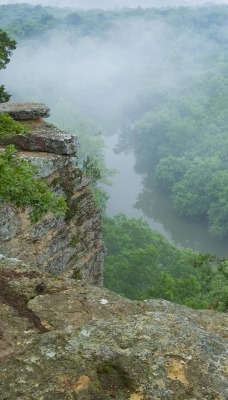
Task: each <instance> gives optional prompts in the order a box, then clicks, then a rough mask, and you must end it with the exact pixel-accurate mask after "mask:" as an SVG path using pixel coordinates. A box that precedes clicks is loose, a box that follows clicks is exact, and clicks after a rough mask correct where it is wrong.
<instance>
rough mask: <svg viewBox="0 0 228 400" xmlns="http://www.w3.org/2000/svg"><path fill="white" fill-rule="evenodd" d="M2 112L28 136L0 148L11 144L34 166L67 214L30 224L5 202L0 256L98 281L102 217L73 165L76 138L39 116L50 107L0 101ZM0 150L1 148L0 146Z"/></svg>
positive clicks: (4, 141) (0, 215) (0, 220)
mask: <svg viewBox="0 0 228 400" xmlns="http://www.w3.org/2000/svg"><path fill="white" fill-rule="evenodd" d="M1 112H7V113H8V114H9V115H10V116H11V117H12V118H14V119H15V120H16V121H20V122H23V124H25V125H26V126H28V127H29V129H30V131H31V135H29V136H26V135H15V136H11V137H10V138H7V139H6V138H4V139H1V140H0V146H2V147H4V146H6V145H7V144H15V146H16V147H17V148H18V149H19V152H20V155H21V157H25V158H26V159H28V160H29V161H31V162H32V163H33V164H35V165H36V166H37V167H38V174H39V176H40V177H42V178H43V179H45V180H46V182H47V183H48V185H49V186H50V187H51V188H52V189H53V191H55V192H56V193H58V194H63V195H64V196H65V198H66V200H67V204H68V207H69V208H68V211H67V214H66V215H65V216H63V217H61V218H55V217H53V215H52V214H51V213H49V214H47V215H46V216H45V217H44V218H43V219H42V220H41V221H40V222H38V223H37V224H32V223H31V222H30V219H29V215H28V210H26V209H25V210H20V209H17V208H14V207H12V205H10V204H2V205H1V206H0V252H1V253H3V254H4V255H6V256H8V257H17V258H19V259H20V260H23V261H24V262H26V263H28V264H29V265H30V266H31V267H37V268H39V269H41V270H42V271H48V272H50V273H52V274H59V273H63V272H64V273H66V274H72V272H73V273H74V275H75V277H77V278H78V279H81V280H82V281H84V282H90V283H92V284H101V283H102V265H103V253H104V251H103V243H102V232H101V231H102V229H101V219H100V214H99V211H98V210H97V208H96V207H95V206H94V202H93V198H92V194H91V191H90V188H89V184H88V183H89V182H88V178H87V177H85V176H84V175H83V173H82V171H81V170H80V169H79V168H78V167H77V165H76V156H77V150H78V144H77V140H76V137H75V136H73V135H70V134H68V133H66V132H62V131H60V130H59V129H58V128H56V127H55V126H54V125H52V124H50V123H47V122H45V121H44V119H43V118H46V117H48V116H49V113H50V111H49V109H48V108H47V107H46V106H44V105H43V104H36V103H23V104H21V103H4V104H1V105H0V113H1ZM0 149H1V148H0Z"/></svg>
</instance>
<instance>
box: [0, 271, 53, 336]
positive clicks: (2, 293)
mask: <svg viewBox="0 0 228 400" xmlns="http://www.w3.org/2000/svg"><path fill="white" fill-rule="evenodd" d="M0 300H1V302H2V303H4V304H7V305H9V306H10V307H12V308H13V309H14V310H15V311H16V312H17V314H18V315H19V316H20V317H24V318H27V319H28V321H29V325H30V328H31V329H34V328H35V329H36V330H37V331H38V332H39V333H45V332H48V329H47V328H45V326H43V325H42V323H41V321H40V319H39V318H38V317H37V316H36V315H35V314H34V313H33V312H32V311H31V310H30V309H29V308H28V306H27V303H28V299H27V298H26V297H25V296H24V295H22V294H18V293H17V292H15V290H14V289H13V288H12V287H11V286H10V285H9V283H8V282H7V279H6V278H5V277H3V276H1V277H0Z"/></svg>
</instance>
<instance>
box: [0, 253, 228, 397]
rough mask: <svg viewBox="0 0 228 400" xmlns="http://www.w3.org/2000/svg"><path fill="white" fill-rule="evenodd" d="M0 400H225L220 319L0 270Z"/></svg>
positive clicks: (6, 265)
mask: <svg viewBox="0 0 228 400" xmlns="http://www.w3.org/2000/svg"><path fill="white" fill-rule="evenodd" d="M0 289H1V290H0V300H1V301H0V313H1V327H0V329H1V340H0V358H1V368H0V380H1V385H0V398H1V399H5V400H8V399H9V400H16V399H24V400H41V399H42V400H52V399H53V400H54V399H55V400H61V399H78V400H111V399H115V400H162V399H168V400H212V399H213V400H227V396H228V392H227V374H228V370H227V363H228V354H227V350H228V346H227V345H228V341H227V331H228V317H227V315H226V314H222V313H217V314H216V313H214V312H212V311H193V310H191V309H189V308H187V307H182V306H178V305H174V304H172V303H169V302H166V301H160V300H154V301H148V302H135V301H130V300H127V299H124V298H121V297H120V296H118V295H116V294H114V293H112V292H110V291H109V290H106V289H104V288H99V287H94V286H87V285H86V286H81V285H80V284H79V283H77V282H76V281H74V280H69V279H67V280H66V279H63V278H60V277H56V278H54V277H51V276H49V275H46V274H44V273H42V272H40V271H37V270H35V269H31V268H30V267H27V266H25V265H23V264H21V263H20V262H19V261H16V260H4V259H2V260H0Z"/></svg>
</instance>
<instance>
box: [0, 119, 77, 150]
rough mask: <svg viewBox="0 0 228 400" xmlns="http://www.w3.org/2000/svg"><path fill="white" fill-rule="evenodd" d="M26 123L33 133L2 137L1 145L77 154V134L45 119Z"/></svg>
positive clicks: (0, 139)
mask: <svg viewBox="0 0 228 400" xmlns="http://www.w3.org/2000/svg"><path fill="white" fill-rule="evenodd" d="M25 125H27V126H28V127H29V128H30V129H31V131H32V134H31V135H29V136H27V135H14V136H10V137H8V138H0V146H7V145H9V144H14V145H15V146H16V148H17V149H20V150H28V151H42V152H48V153H55V154H61V155H76V153H77V150H78V141H77V138H76V136H74V135H72V134H69V133H66V132H64V131H61V130H60V129H58V128H57V127H56V126H54V125H52V124H49V123H47V122H44V121H43V120H38V121H28V122H26V123H25Z"/></svg>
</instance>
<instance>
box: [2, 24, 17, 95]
mask: <svg viewBox="0 0 228 400" xmlns="http://www.w3.org/2000/svg"><path fill="white" fill-rule="evenodd" d="M15 49H16V42H15V40H11V39H10V38H9V37H8V36H7V34H6V32H3V31H2V30H1V29H0V69H3V68H6V65H7V64H8V63H9V62H10V56H11V55H12V51H13V50H15ZM9 99H10V95H9V94H8V93H7V92H6V91H5V87H4V85H0V103H4V102H6V101H9Z"/></svg>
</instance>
